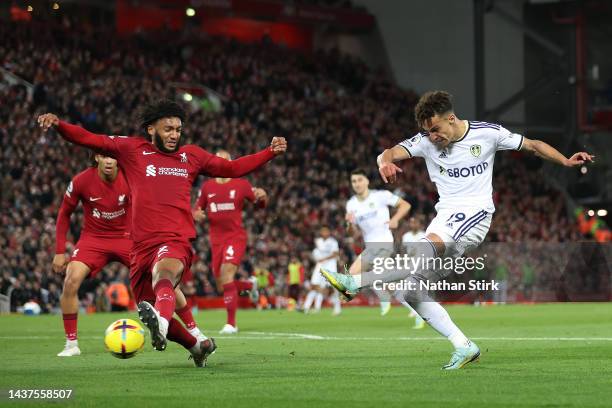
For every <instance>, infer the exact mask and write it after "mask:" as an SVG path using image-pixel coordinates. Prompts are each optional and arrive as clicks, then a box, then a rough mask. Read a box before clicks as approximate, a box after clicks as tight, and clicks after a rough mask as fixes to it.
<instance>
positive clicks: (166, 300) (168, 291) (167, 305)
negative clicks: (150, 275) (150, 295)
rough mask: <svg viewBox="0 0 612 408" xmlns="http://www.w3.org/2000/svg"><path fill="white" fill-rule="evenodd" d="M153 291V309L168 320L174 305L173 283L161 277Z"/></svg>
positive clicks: (172, 312) (170, 317) (172, 313)
mask: <svg viewBox="0 0 612 408" xmlns="http://www.w3.org/2000/svg"><path fill="white" fill-rule="evenodd" d="M153 291H154V292H155V309H157V311H158V312H159V314H160V316H161V317H163V318H164V319H166V320H167V321H168V322H170V320H171V319H172V316H173V315H174V308H175V307H176V295H175V294H174V285H173V284H172V282H170V279H162V280H160V281H159V282H157V283H156V284H155V286H154V287H153Z"/></svg>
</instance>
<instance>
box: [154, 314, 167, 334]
mask: <svg viewBox="0 0 612 408" xmlns="http://www.w3.org/2000/svg"><path fill="white" fill-rule="evenodd" d="M157 321H158V322H159V332H160V333H161V335H162V336H164V338H166V337H168V326H169V323H168V321H167V320H166V319H165V318H164V317H161V316H159V315H157Z"/></svg>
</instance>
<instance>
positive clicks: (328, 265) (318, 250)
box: [312, 237, 340, 272]
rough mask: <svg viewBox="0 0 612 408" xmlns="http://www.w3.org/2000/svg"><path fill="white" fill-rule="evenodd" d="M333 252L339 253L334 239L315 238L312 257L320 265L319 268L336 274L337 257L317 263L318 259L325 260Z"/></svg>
mask: <svg viewBox="0 0 612 408" xmlns="http://www.w3.org/2000/svg"><path fill="white" fill-rule="evenodd" d="M334 252H340V247H339V246H338V241H336V239H335V238H333V237H329V238H327V239H323V238H321V237H319V238H315V249H314V251H312V256H313V258H314V259H315V261H317V263H319V264H320V266H321V268H324V269H326V270H328V271H330V272H338V257H335V258H332V259H328V260H327V261H323V262H319V259H323V258H327V257H328V256H330V255H331V254H333V253H334Z"/></svg>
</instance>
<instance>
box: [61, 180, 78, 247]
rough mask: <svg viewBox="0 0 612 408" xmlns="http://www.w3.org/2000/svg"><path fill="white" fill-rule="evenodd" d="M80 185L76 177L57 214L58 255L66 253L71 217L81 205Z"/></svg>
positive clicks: (69, 185)
mask: <svg viewBox="0 0 612 408" xmlns="http://www.w3.org/2000/svg"><path fill="white" fill-rule="evenodd" d="M78 185H79V184H78V178H77V177H75V178H74V179H73V180H72V181H71V182H70V184H68V188H67V189H66V194H64V198H63V199H62V204H61V205H60V208H59V211H58V212H57V220H56V221H55V253H56V254H63V253H64V252H66V235H67V234H68V228H70V216H71V215H72V213H73V212H74V209H75V208H76V207H77V205H78V204H79V196H80V192H79V188H78Z"/></svg>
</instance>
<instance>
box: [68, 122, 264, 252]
mask: <svg viewBox="0 0 612 408" xmlns="http://www.w3.org/2000/svg"><path fill="white" fill-rule="evenodd" d="M57 130H58V131H59V133H60V134H61V135H62V136H63V137H64V138H65V139H67V140H68V141H70V142H73V143H76V144H80V145H82V146H86V147H89V148H91V149H93V150H96V151H98V152H101V153H102V154H105V155H107V156H111V157H114V158H115V159H116V160H117V162H118V164H119V166H120V167H121V168H122V169H123V171H124V174H125V177H126V179H127V181H128V184H129V185H130V189H131V194H132V196H131V199H132V239H133V240H134V242H135V243H140V242H143V241H163V240H167V239H189V240H191V239H193V238H195V236H196V233H195V228H194V224H193V217H192V214H191V205H190V204H191V186H192V185H193V182H194V180H195V178H196V177H197V176H198V174H204V175H207V176H210V177H227V178H236V177H241V176H244V175H246V174H248V173H249V172H251V171H253V170H255V169H257V168H258V167H260V166H262V165H263V164H265V163H266V162H268V161H269V160H271V159H272V158H273V157H274V154H273V153H272V149H271V148H266V149H264V150H262V151H261V152H259V153H256V154H252V155H249V156H244V157H240V158H238V159H236V160H232V161H229V160H225V159H223V158H220V157H217V156H215V155H213V154H211V153H209V152H207V151H206V150H204V149H202V148H201V147H199V146H195V145H185V146H181V147H180V148H179V149H178V150H177V151H176V152H174V153H165V152H162V151H161V150H159V149H157V147H156V146H155V145H154V144H153V143H151V142H150V141H149V140H146V139H144V138H142V137H138V136H133V137H126V136H106V135H96V134H94V133H91V132H88V131H87V130H85V129H83V128H81V127H79V126H74V125H70V124H68V123H66V122H63V121H60V123H59V125H58V127H57Z"/></svg>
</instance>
